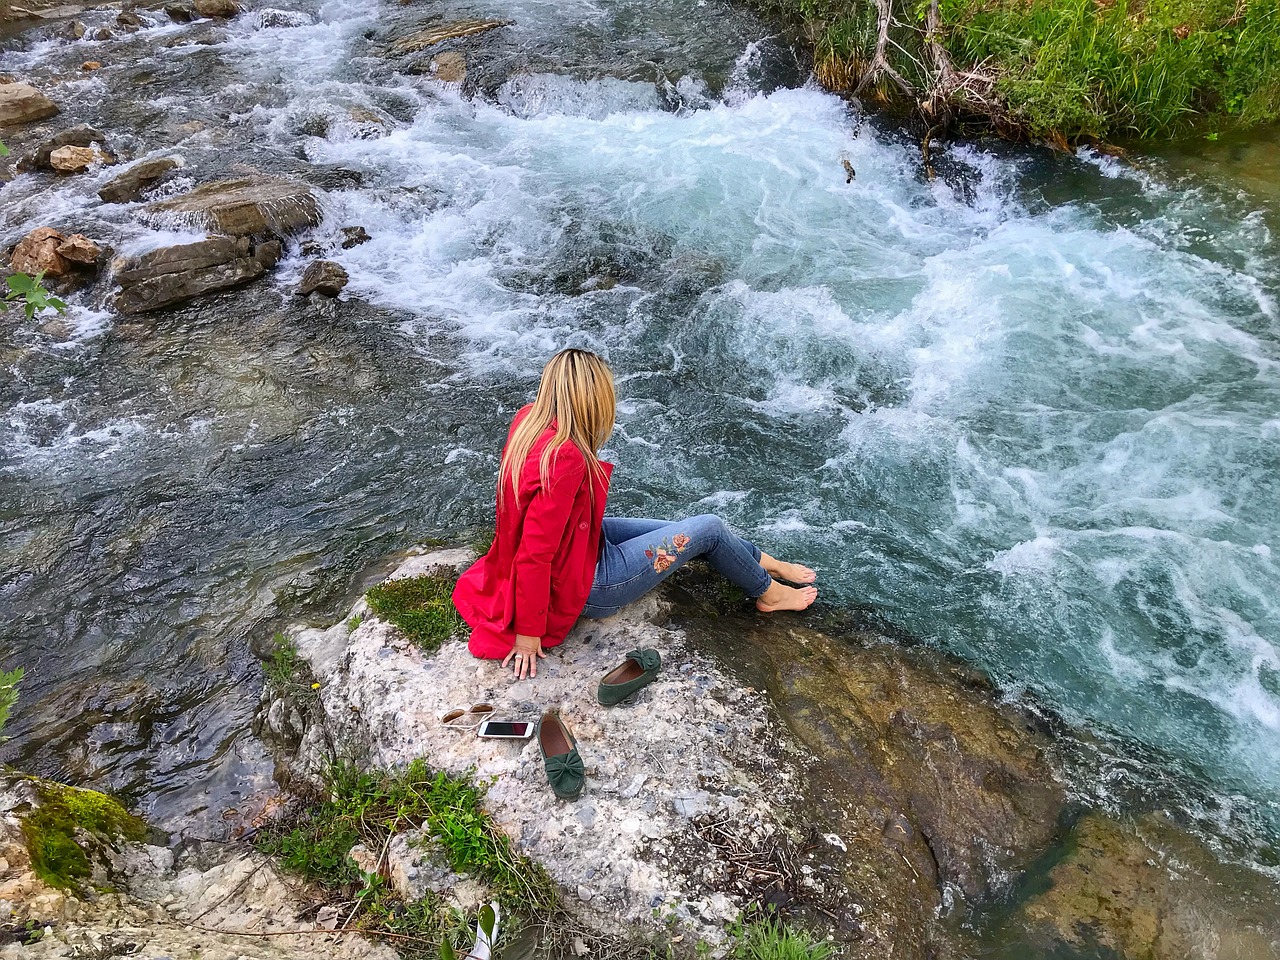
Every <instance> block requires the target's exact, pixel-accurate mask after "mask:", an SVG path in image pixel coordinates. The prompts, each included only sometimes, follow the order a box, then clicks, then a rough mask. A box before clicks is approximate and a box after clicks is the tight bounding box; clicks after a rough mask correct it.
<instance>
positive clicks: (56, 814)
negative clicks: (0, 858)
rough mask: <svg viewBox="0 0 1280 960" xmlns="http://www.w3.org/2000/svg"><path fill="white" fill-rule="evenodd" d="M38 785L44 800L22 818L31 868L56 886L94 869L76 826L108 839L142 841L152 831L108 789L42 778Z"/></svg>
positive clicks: (65, 885) (66, 887)
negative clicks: (111, 795) (61, 782)
mask: <svg viewBox="0 0 1280 960" xmlns="http://www.w3.org/2000/svg"><path fill="white" fill-rule="evenodd" d="M35 789H36V794H37V796H38V797H39V799H40V805H39V807H37V809H36V810H35V811H33V812H32V813H31V814H30V815H28V816H27V817H26V818H25V819H24V820H23V822H22V832H23V835H24V836H25V838H26V841H27V850H28V852H29V853H30V854H31V866H32V869H33V870H34V871H35V874H36V876H37V877H39V878H40V879H41V880H42V881H43V882H44V883H47V884H48V885H49V886H51V887H58V888H60V889H63V890H69V889H73V888H75V887H77V886H79V884H80V882H81V881H83V880H86V879H87V878H88V877H89V876H91V875H92V873H93V867H92V864H91V862H90V859H89V852H88V851H86V850H85V849H84V847H83V846H82V844H81V841H80V840H78V839H77V838H76V831H77V830H83V831H85V832H87V833H89V834H91V835H92V836H94V837H97V838H98V839H99V840H102V841H103V842H106V843H112V842H114V841H116V840H120V839H123V840H134V841H141V840H144V839H145V838H146V836H147V826H146V824H145V823H144V822H143V821H142V820H141V819H139V818H138V817H135V816H134V815H133V814H131V813H129V811H128V810H126V809H125V808H124V806H123V805H121V803H120V801H118V800H116V799H114V798H112V797H109V796H107V795H106V794H104V793H98V792H97V791H96V790H81V789H79V788H76V787H66V786H62V785H61V784H56V783H50V782H48V781H43V780H42V781H38V782H37V783H36V785H35Z"/></svg>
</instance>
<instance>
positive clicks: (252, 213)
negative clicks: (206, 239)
mask: <svg viewBox="0 0 1280 960" xmlns="http://www.w3.org/2000/svg"><path fill="white" fill-rule="evenodd" d="M147 209H148V211H149V212H150V213H152V214H154V215H156V216H157V217H158V218H159V219H161V220H165V219H172V220H175V221H177V222H179V223H181V222H186V223H191V224H197V225H200V226H203V227H205V228H206V229H210V230H215V231H217V232H219V233H226V234H230V235H231V236H235V237H247V236H263V235H267V234H272V235H277V236H284V235H287V234H290V233H294V232H297V231H298V230H301V229H303V228H304V227H313V226H315V225H316V224H318V223H319V222H320V206H319V203H318V202H317V201H316V198H315V195H314V194H313V193H312V192H311V190H310V188H309V187H307V185H306V184H304V183H299V182H298V181H296V180H288V179H285V178H283V177H244V178H240V179H235V180H219V181H217V182H214V183H206V184H203V185H202V186H199V187H196V188H195V189H194V190H192V191H190V192H188V193H184V194H182V195H181V196H178V197H174V198H173V199H171V200H162V201H160V202H158V203H153V204H151V205H150V206H149V207H148V208H147Z"/></svg>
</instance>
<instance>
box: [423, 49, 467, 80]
mask: <svg viewBox="0 0 1280 960" xmlns="http://www.w3.org/2000/svg"><path fill="white" fill-rule="evenodd" d="M431 72H432V73H433V74H434V75H435V78H436V79H437V80H439V81H441V82H442V83H463V82H464V81H465V80H466V79H467V58H466V57H464V56H463V55H462V54H460V53H458V52H457V51H456V50H449V51H446V52H445V53H442V54H440V55H439V56H436V57H432V58H431Z"/></svg>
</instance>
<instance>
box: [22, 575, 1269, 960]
mask: <svg viewBox="0 0 1280 960" xmlns="http://www.w3.org/2000/svg"><path fill="white" fill-rule="evenodd" d="M471 556H472V554H471V553H470V552H469V551H465V550H443V551H442V550H436V551H428V552H425V553H420V554H418V555H414V556H411V557H409V558H408V559H407V560H405V561H404V562H403V563H402V564H400V565H399V566H398V567H397V569H396V570H395V572H394V573H393V574H392V579H402V578H418V577H431V578H435V577H442V578H445V580H446V581H448V580H449V578H452V577H453V576H454V575H455V571H456V570H457V569H458V568H459V567H460V566H461V565H463V564H465V563H466V562H468V560H469V559H470V557H471ZM690 587H692V592H690ZM289 639H290V640H291V642H292V643H293V644H294V645H296V651H297V656H298V658H299V659H298V661H297V667H298V669H300V670H302V671H303V672H304V674H305V675H306V676H307V677H308V678H314V680H313V682H312V683H310V684H305V685H297V684H293V685H289V684H286V685H284V686H281V685H279V684H269V685H268V686H267V688H266V689H265V690H264V695H263V702H262V713H261V721H260V729H261V732H262V734H263V735H264V736H265V737H267V738H268V740H269V742H271V743H273V744H274V745H275V748H276V750H277V756H278V758H279V767H278V771H277V772H278V776H279V778H280V779H281V780H282V781H283V782H285V783H287V784H289V785H290V786H291V787H292V788H293V789H294V790H303V791H304V792H306V793H310V792H311V789H310V788H314V787H322V788H323V787H324V786H325V784H326V777H327V776H328V773H329V771H331V770H332V769H333V768H334V765H335V764H336V763H340V764H346V765H349V766H351V767H354V768H355V769H396V768H404V767H405V766H407V765H408V764H409V763H411V762H413V761H415V760H419V759H425V760H426V762H427V763H428V764H429V765H430V766H431V767H432V768H434V769H437V770H442V771H446V772H448V773H450V774H454V775H459V776H465V777H470V778H474V779H475V780H476V781H478V782H480V783H482V784H486V785H487V796H486V799H485V801H484V802H485V807H486V810H487V814H488V816H489V817H490V818H491V820H492V822H493V823H494V824H495V825H496V826H497V828H499V829H500V830H501V831H503V832H504V833H505V834H506V835H507V836H508V837H509V838H510V840H511V845H512V850H513V851H514V852H515V853H516V854H519V855H522V856H524V857H528V858H529V859H530V860H532V861H534V862H535V863H537V864H539V865H540V866H541V867H542V868H543V869H545V871H546V873H547V875H548V876H549V878H550V879H551V881H552V882H553V883H554V884H555V886H556V887H557V888H558V890H559V900H560V902H561V904H562V907H561V908H560V909H561V911H562V912H561V913H560V914H558V916H559V917H560V922H561V923H571V924H572V928H573V930H574V931H575V939H576V941H577V942H579V943H584V942H586V941H587V940H591V938H596V939H595V940H592V942H597V943H601V944H605V943H607V944H609V945H610V949H612V950H622V951H624V952H630V953H635V954H641V953H645V952H648V951H650V950H652V949H654V947H655V946H657V947H658V948H659V949H661V950H665V949H667V945H670V946H671V948H672V949H674V950H675V951H676V953H677V954H682V953H684V952H686V951H689V952H696V951H695V950H694V947H695V946H696V945H697V944H705V945H706V946H707V948H709V949H711V950H712V951H716V950H717V949H721V950H722V949H724V947H725V945H726V931H727V929H728V925H729V924H730V923H732V922H733V921H735V920H736V919H738V918H740V917H743V916H747V915H750V913H749V911H751V910H753V909H759V908H765V909H772V910H776V911H778V912H779V914H780V915H781V916H782V917H784V918H786V920H787V922H788V923H790V924H794V925H799V926H802V927H803V928H805V929H806V930H808V931H810V933H811V934H813V935H816V936H818V937H820V938H825V939H826V940H828V941H829V942H830V943H831V944H832V945H833V946H834V947H835V948H836V949H837V950H838V951H839V953H840V954H841V955H844V956H849V957H866V958H871V957H877V958H879V957H893V958H901V960H917V958H919V960H926V958H959V957H964V956H971V955H972V951H973V950H974V949H977V948H976V947H975V941H974V936H975V932H981V940H982V942H983V943H985V944H987V945H988V946H987V949H989V947H990V944H991V943H992V942H997V943H1003V944H1004V945H1005V948H1006V949H1013V950H1015V951H1032V953H1033V954H1034V955H1054V956H1058V955H1063V956H1074V955H1076V954H1075V953H1074V952H1073V951H1078V950H1084V949H1093V948H1094V947H1096V946H1100V947H1102V948H1105V949H1106V950H1108V951H1111V952H1112V953H1113V954H1114V955H1115V956H1118V957H1123V958H1132V960H1145V958H1156V960H1165V958H1168V960H1175V958H1178V960H1182V958H1203V960H1264V958H1268V957H1276V956H1280V921H1278V920H1277V918H1276V915H1275V913H1274V910H1272V909H1271V908H1270V906H1269V905H1274V902H1275V898H1276V896H1277V890H1276V888H1275V886H1274V885H1272V884H1271V883H1270V882H1269V881H1267V880H1266V879H1265V878H1263V877H1261V876H1259V875H1257V874H1254V873H1251V872H1250V871H1247V870H1243V869H1237V868H1231V867H1226V866H1223V865H1222V864H1221V863H1220V862H1219V861H1218V860H1217V859H1215V858H1214V856H1213V855H1212V854H1211V853H1210V852H1209V851H1207V850H1206V849H1204V848H1203V847H1202V846H1201V845H1200V844H1199V843H1198V842H1197V841H1195V840H1193V839H1192V838H1191V837H1190V836H1189V835H1188V834H1186V833H1185V832H1183V831H1182V830H1180V829H1178V827H1177V826H1176V824H1175V823H1174V822H1173V821H1172V820H1171V819H1170V818H1169V817H1167V816H1165V815H1162V814H1161V813H1159V812H1156V811H1152V812H1150V813H1147V814H1145V815H1143V816H1142V817H1141V818H1139V819H1137V820H1134V821H1132V822H1122V821H1117V820H1113V819H1111V818H1109V817H1107V816H1105V815H1103V814H1101V813H1100V812H1096V811H1094V812H1089V811H1085V810H1083V809H1080V808H1079V807H1077V806H1074V805H1073V804H1072V803H1070V802H1069V801H1068V800H1067V797H1066V793H1065V791H1064V788H1063V785H1062V784H1061V783H1060V782H1059V777H1060V774H1059V772H1058V771H1057V770H1056V769H1055V763H1054V756H1055V755H1056V749H1055V740H1054V738H1053V737H1052V736H1051V735H1050V734H1049V733H1048V732H1047V731H1046V730H1045V728H1044V727H1043V725H1042V724H1041V723H1039V722H1038V721H1037V720H1036V719H1035V718H1034V717H1033V716H1032V715H1031V714H1029V713H1027V712H1025V711H1023V710H1021V709H1019V708H1018V707H1017V706H1015V705H1011V704H1009V703H1006V702H1003V701H1001V700H1000V698H999V697H998V695H997V692H996V691H994V690H993V689H992V688H991V687H990V685H989V684H988V683H986V682H985V680H984V679H983V678H982V677H981V676H979V675H976V674H974V673H973V672H972V671H970V670H968V669H966V668H963V667H961V666H958V665H956V664H954V663H951V662H949V661H947V660H946V659H945V658H942V657H940V656H938V655H937V654H935V653H932V652H930V651H924V650H911V649H905V648H903V647H901V646H899V645H896V644H892V643H889V642H886V641H883V640H881V639H879V638H876V637H874V636H870V635H859V636H846V637H845V638H843V639H840V640H837V639H835V638H833V637H832V636H829V635H827V634H824V633H821V632H819V631H816V630H814V629H811V628H809V627H806V626H804V625H803V624H802V623H800V622H790V623H788V622H786V621H784V620H783V619H781V618H776V619H769V618H764V617H760V616H757V615H754V614H747V613H744V612H742V611H740V610H738V609H737V608H736V605H735V604H733V602H732V601H731V600H723V599H716V598H715V596H714V593H713V592H708V590H707V589H705V588H703V587H702V586H701V585H700V584H699V575H698V574H697V573H690V574H687V575H685V576H684V577H682V578H681V580H680V581H678V582H677V584H676V585H675V586H674V587H673V589H672V590H670V591H668V592H667V593H666V594H665V595H664V596H661V597H655V598H651V599H649V600H648V601H646V602H644V603H641V604H638V605H636V606H635V607H633V608H631V609H629V610H627V611H626V612H625V613H624V614H622V615H619V616H618V617H615V618H612V619H610V620H608V621H603V622H584V623H582V624H580V625H579V626H578V627H577V628H576V629H575V630H574V632H573V633H572V634H571V636H570V637H569V639H568V640H567V641H566V642H565V644H564V645H563V647H561V648H559V649H557V650H556V651H554V652H553V653H551V654H550V656H549V657H548V659H547V660H546V661H545V662H544V663H543V665H542V667H541V669H540V671H539V676H538V678H537V679H536V680H527V681H523V682H513V681H512V680H511V679H510V678H509V676H508V675H507V674H506V673H505V672H503V671H502V670H501V669H500V668H499V667H498V666H497V664H495V663H492V662H486V661H477V660H475V659H474V658H472V657H471V656H470V654H469V653H468V651H467V649H466V645H465V643H463V642H462V639H461V637H460V636H455V637H454V638H453V639H451V640H449V641H447V642H446V643H445V644H444V645H443V646H442V647H441V648H440V649H439V650H438V651H435V652H432V653H425V652H424V651H423V650H422V649H421V648H419V647H418V646H416V645H415V644H414V643H413V642H412V641H410V640H409V639H408V638H406V637H405V636H404V635H403V634H401V633H400V632H399V631H398V630H397V628H396V627H394V626H393V625H392V624H390V623H388V622H384V621H383V620H380V619H378V617H376V616H375V615H373V613H372V611H371V610H370V608H369V606H368V603H367V602H366V601H365V600H363V599H362V600H360V601H359V602H358V603H357V604H356V605H355V606H354V607H353V608H352V609H351V611H350V613H349V615H348V616H347V617H345V618H344V619H343V620H341V621H340V622H338V623H336V624H335V625H333V626H332V627H330V628H328V629H315V628H298V629H295V630H293V631H291V632H290V634H289ZM635 647H650V648H654V649H657V650H658V651H659V652H660V653H661V654H662V657H663V669H662V673H661V674H660V676H659V679H658V680H657V681H656V682H655V683H653V684H652V685H650V686H649V687H647V688H645V689H644V690H643V691H642V692H641V693H639V694H638V695H636V696H635V697H634V698H633V700H632V701H630V702H627V703H625V704H623V705H620V706H618V707H614V708H605V707H601V706H600V705H599V704H598V703H596V701H595V697H594V689H595V682H596V681H597V680H598V678H599V677H600V676H601V675H603V674H604V673H605V672H607V671H608V670H609V669H610V668H611V667H612V666H614V665H616V664H617V663H618V662H620V661H621V659H622V658H623V657H624V655H625V654H626V652H627V651H628V650H630V649H632V648H635ZM480 702H484V703H489V704H492V705H493V706H494V707H495V714H494V715H495V716H500V717H504V718H510V719H536V717H537V716H538V715H539V714H540V713H541V712H542V711H543V710H546V709H549V708H552V709H557V710H559V711H560V714H561V716H562V717H563V718H564V719H565V721H566V722H567V724H568V725H569V727H570V728H571V729H572V730H573V732H574V734H575V736H576V737H577V740H578V744H579V749H580V751H581V753H582V756H583V759H584V761H585V763H586V769H587V787H586V789H585V791H584V793H583V795H582V796H581V797H580V798H579V799H578V800H576V801H573V802H562V801H559V800H557V799H556V798H555V797H554V796H553V795H552V793H551V791H550V789H549V788H548V786H547V784H546V782H545V777H544V774H543V771H542V766H541V762H540V759H539V756H538V751H537V747H536V744H535V743H534V742H533V741H528V742H524V741H514V742H504V741H493V740H481V739H479V738H477V737H476V736H475V735H474V732H472V731H464V730H458V729H452V728H449V727H446V726H444V725H443V724H442V723H441V722H440V720H439V717H440V715H441V714H442V713H443V712H445V711H446V710H448V709H451V708H455V707H463V708H467V707H470V706H471V705H473V704H475V703H480ZM68 796H72V798H73V800H75V802H70V801H68V800H66V799H65V798H66V797H68ZM0 797H2V798H3V802H2V803H0V814H2V816H0V844H2V846H0V914H2V920H0V922H2V923H3V927H0V936H3V937H4V938H5V939H6V940H7V941H8V945H7V946H4V947H2V948H0V955H4V956H13V957H15V958H16V957H20V956H21V957H27V956H32V957H56V956H83V955H86V954H85V951H86V950H91V951H92V950H98V951H102V950H107V951H116V952H120V951H126V952H131V953H136V954H138V955H141V956H147V957H161V956H174V957H193V958H194V957H195V956H197V955H198V956H202V957H215V958H222V957H226V958H228V960H231V958H233V957H238V956H242V955H245V954H247V953H250V951H251V954H252V955H253V956H255V957H262V958H264V960H277V958H279V960H286V958H291V957H295V956H305V955H309V956H317V955H319V956H333V957H366V956H368V957H373V956H383V957H386V956H390V955H391V954H390V953H389V952H388V951H387V948H385V947H378V946H375V945H372V944H370V943H369V942H368V941H367V940H365V939H363V938H362V937H360V936H355V935H341V936H340V934H339V933H337V932H334V927H335V926H338V925H339V924H337V923H335V922H332V921H325V920H324V913H325V911H322V912H321V916H320V917H319V918H317V917H316V904H315V902H314V901H311V902H309V895H308V893H307V891H306V889H305V888H302V887H298V886H297V885H296V884H292V883H287V882H286V879H287V878H282V876H281V874H280V873H279V871H278V867H277V866H276V865H275V864H274V863H273V862H271V861H270V860H268V859H267V858H264V857H262V856H261V855H259V854H257V853H255V852H254V851H253V850H252V848H251V847H249V846H247V845H245V844H237V843H214V842H208V841H194V840H190V839H184V840H183V841H182V842H181V843H180V844H179V845H178V846H177V847H176V848H174V847H165V846H156V845H151V844H149V843H147V842H140V841H139V839H138V837H137V836H131V835H130V834H131V831H133V830H134V829H136V828H134V827H130V826H129V824H130V823H132V822H133V821H131V820H130V819H129V818H128V817H127V816H126V815H125V814H124V812H123V811H122V810H118V808H116V807H114V806H112V803H113V802H111V801H108V800H107V799H106V798H102V797H100V795H97V794H91V793H89V792H86V791H68V790H67V788H60V787H56V786H54V785H50V784H46V783H43V782H40V781H36V780H32V779H30V778H24V777H22V776H20V775H17V774H13V773H8V774H6V775H5V777H4V780H3V783H2V784H0ZM81 797H89V798H96V799H94V800H93V803H92V804H90V803H88V801H83V802H81V801H80V799H79V798H81ZM104 805H105V806H104ZM85 809H93V810H99V809H108V810H111V809H115V810H118V812H117V813H115V814H112V816H110V817H97V818H96V819H89V820H85V819H83V818H81V820H80V821H79V822H73V821H74V819H75V818H74V817H71V819H70V820H69V819H68V816H67V815H66V814H67V811H75V810H85ZM42 810H43V811H46V812H45V813H42V812H41V811H42ZM50 810H57V811H61V813H60V814H59V816H62V820H56V819H55V818H53V817H52V815H51V814H49V813H48V811H50ZM63 821H67V822H63ZM51 823H53V824H55V825H57V829H58V830H61V831H62V833H61V834H59V836H63V835H65V837H64V840H65V842H66V843H74V844H75V845H76V849H78V850H80V851H81V852H82V854H83V859H84V862H85V864H86V869H84V870H82V871H80V873H79V874H76V875H75V876H71V875H67V876H58V875H51V873H50V868H49V861H48V858H47V850H49V849H52V848H54V847H57V846H58V844H63V847H62V848H63V849H70V848H68V847H65V844H64V841H63V840H59V841H58V844H51V843H50V842H49V835H48V833H47V831H48V830H49V829H50V827H49V824H51ZM41 831H44V832H41ZM430 839H431V834H430V831H429V830H423V829H415V830H413V831H409V832H406V833H404V834H401V835H396V834H395V833H394V832H393V833H392V834H391V835H389V837H388V840H387V843H386V844H385V845H384V848H383V849H382V850H365V849H363V848H353V849H352V850H351V851H349V854H348V855H349V856H350V858H351V859H352V860H353V861H354V862H355V863H356V864H357V865H358V867H359V869H360V870H362V871H364V872H365V874H367V875H370V876H383V877H386V878H387V882H388V883H389V884H390V886H391V889H392V890H393V891H394V895H395V896H397V897H399V898H401V899H402V900H403V902H404V903H406V904H412V903H413V902H415V900H416V899H417V898H420V897H425V896H442V897H444V898H445V902H447V903H449V904H452V906H453V908H454V909H456V910H458V911H460V912H461V915H462V916H471V915H474V913H475V911H476V910H477V909H478V908H479V906H480V905H481V904H483V903H485V902H487V901H488V899H489V898H490V897H491V896H493V891H492V890H490V889H487V888H486V885H485V883H484V882H483V881H482V880H481V879H480V878H478V877H475V876H469V875H466V874H459V873H456V872H454V871H453V870H451V869H450V868H449V866H448V864H447V863H442V862H441V861H440V854H439V852H437V851H436V850H435V846H434V844H433V843H431V842H429V841H430ZM327 912H328V913H330V914H334V917H333V918H332V919H334V920H336V919H337V916H336V912H335V911H334V910H333V909H332V908H328V910H327ZM326 924H327V925H326ZM46 927H47V929H45V928H46ZM251 934H252V935H253V936H254V937H258V938H259V939H250V940H249V941H248V943H250V944H252V947H250V946H249V945H248V944H246V942H245V941H244V938H245V937H246V936H247V935H251ZM682 944H683V946H681V945H682ZM698 949H702V948H698ZM1064 951H1065V953H1064ZM1021 955H1027V954H1026V953H1022V954H1021Z"/></svg>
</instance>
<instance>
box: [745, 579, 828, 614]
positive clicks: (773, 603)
mask: <svg viewBox="0 0 1280 960" xmlns="http://www.w3.org/2000/svg"><path fill="white" fill-rule="evenodd" d="M816 599H818V588H817V587H788V586H787V585H786V584H782V583H778V581H776V580H775V581H774V582H773V583H771V584H769V589H768V590H766V591H765V592H764V594H763V596H760V597H758V598H757V599H756V609H757V610H759V611H760V612H761V613H777V612H778V611H780V610H805V609H808V607H809V606H810V605H812V603H813V601H814V600H816Z"/></svg>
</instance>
